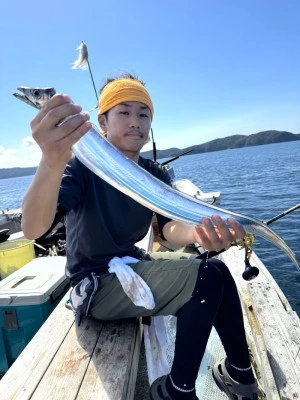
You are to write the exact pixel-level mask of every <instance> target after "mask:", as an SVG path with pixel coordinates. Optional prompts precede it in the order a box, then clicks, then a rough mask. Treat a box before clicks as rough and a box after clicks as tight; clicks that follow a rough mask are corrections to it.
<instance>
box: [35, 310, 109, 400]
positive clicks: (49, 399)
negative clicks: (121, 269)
mask: <svg viewBox="0 0 300 400" xmlns="http://www.w3.org/2000/svg"><path fill="white" fill-rule="evenodd" d="M69 312H70V311H69ZM102 328H103V324H102V323H101V322H100V321H96V320H93V319H85V320H83V322H82V323H81V324H80V326H79V327H76V326H75V324H73V326H72V327H71V329H70V331H69V333H68V335H67V336H66V338H65V340H64V342H63V343H62V344H61V346H60V348H59V349H58V351H57V353H56V355H55V358H53V360H52V362H51V364H50V365H49V367H48V369H47V371H46V372H45V374H44V376H43V378H42V379H41V381H40V383H39V386H38V387H37V389H36V390H35V392H34V394H33V396H32V397H31V399H32V400H44V399H45V400H56V399H59V400H71V399H75V398H76V395H77V393H78V391H79V389H80V386H81V384H82V380H83V377H84V375H85V373H86V370H87V368H88V365H89V363H90V357H91V356H92V354H93V351H94V349H95V345H96V343H97V340H98V337H99V335H100V332H101V330H102Z"/></svg>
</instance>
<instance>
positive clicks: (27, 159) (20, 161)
mask: <svg viewBox="0 0 300 400" xmlns="http://www.w3.org/2000/svg"><path fill="white" fill-rule="evenodd" d="M40 159H41V150H40V148H39V147H38V145H37V144H36V142H35V141H34V140H33V139H32V138H31V137H30V136H27V137H25V138H23V140H22V144H21V147H20V148H5V147H4V146H0V168H14V167H35V166H37V165H38V163H39V161H40Z"/></svg>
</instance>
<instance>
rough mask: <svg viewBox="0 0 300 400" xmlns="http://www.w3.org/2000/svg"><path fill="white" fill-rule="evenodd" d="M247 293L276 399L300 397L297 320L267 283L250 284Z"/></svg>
mask: <svg viewBox="0 0 300 400" xmlns="http://www.w3.org/2000/svg"><path fill="white" fill-rule="evenodd" d="M249 293H250V296H251V300H252V305H253V312H254V314H255V316H256V319H257V320H258V321H259V326H260V330H261V335H262V337H263V340H264V345H265V349H266V352H267V356H268V360H269V363H270V366H271V368H272V372H273V375H274V379H275V382H276V386H277V389H278V391H279V393H280V398H281V399H294V398H300V362H299V348H300V326H299V320H297V319H295V318H294V315H293V312H292V315H291V311H290V310H286V307H285V306H284V304H283V303H282V301H281V300H280V298H279V296H278V294H277V293H276V291H275V289H274V288H273V287H272V286H271V285H270V284H269V283H261V282H258V283H255V282H253V283H250V284H249Z"/></svg>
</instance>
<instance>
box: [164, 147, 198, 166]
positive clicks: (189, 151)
mask: <svg viewBox="0 0 300 400" xmlns="http://www.w3.org/2000/svg"><path fill="white" fill-rule="evenodd" d="M192 151H194V149H191V150H188V151H185V152H184V153H181V154H179V155H178V156H176V157H173V158H170V160H167V161H165V162H163V163H161V165H167V164H169V163H170V162H172V161H175V160H177V159H178V158H179V157H181V156H185V155H186V154H189V153H191V152H192Z"/></svg>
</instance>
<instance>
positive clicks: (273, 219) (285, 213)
mask: <svg viewBox="0 0 300 400" xmlns="http://www.w3.org/2000/svg"><path fill="white" fill-rule="evenodd" d="M299 207H300V203H299V204H297V205H295V206H294V207H291V208H289V209H288V210H286V211H284V212H283V213H281V214H279V215H276V217H274V218H271V219H269V220H268V221H264V224H266V225H270V224H271V223H272V222H274V221H277V220H278V219H279V218H282V217H284V216H285V215H287V214H289V213H291V212H292V211H295V210H297V208H299Z"/></svg>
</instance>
